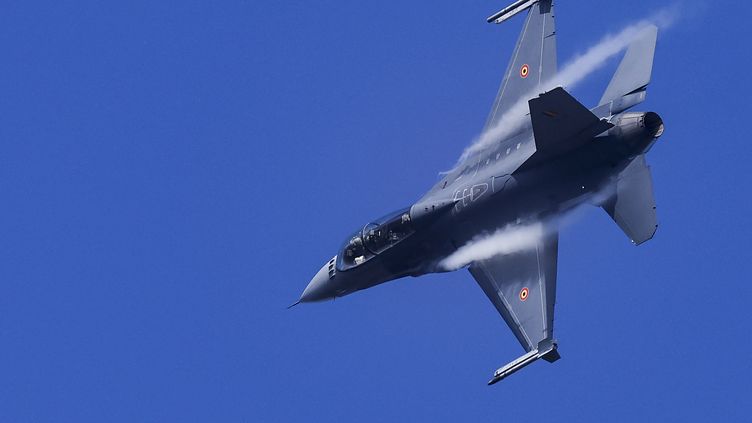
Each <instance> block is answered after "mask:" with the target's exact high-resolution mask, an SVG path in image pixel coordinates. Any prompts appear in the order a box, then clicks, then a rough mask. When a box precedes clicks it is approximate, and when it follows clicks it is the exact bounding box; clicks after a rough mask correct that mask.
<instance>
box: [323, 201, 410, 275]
mask: <svg viewBox="0 0 752 423" xmlns="http://www.w3.org/2000/svg"><path fill="white" fill-rule="evenodd" d="M414 232H415V230H414V228H413V224H412V220H411V219H410V209H409V208H408V209H403V210H400V211H397V212H394V213H391V214H389V215H387V216H385V217H383V218H381V219H378V220H377V221H375V222H371V223H369V224H367V225H365V226H364V227H363V229H361V230H359V231H358V232H356V233H354V234H352V235H351V236H350V237H348V239H347V241H345V244H344V245H343V246H342V249H341V250H340V253H339V255H338V257H339V260H338V263H337V264H338V266H337V267H338V268H339V270H347V269H351V268H353V267H356V266H359V265H361V264H363V263H365V262H366V261H368V260H370V259H372V258H373V257H375V256H377V255H378V254H381V253H382V252H384V251H386V250H387V249H388V248H390V247H392V246H393V245H395V244H397V243H399V242H400V241H402V240H403V239H405V238H407V237H408V236H410V235H412V234H413V233H414Z"/></svg>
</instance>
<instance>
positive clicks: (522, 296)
mask: <svg viewBox="0 0 752 423" xmlns="http://www.w3.org/2000/svg"><path fill="white" fill-rule="evenodd" d="M528 294H530V291H529V290H528V289H527V288H522V290H521V291H520V301H525V300H527V296H528Z"/></svg>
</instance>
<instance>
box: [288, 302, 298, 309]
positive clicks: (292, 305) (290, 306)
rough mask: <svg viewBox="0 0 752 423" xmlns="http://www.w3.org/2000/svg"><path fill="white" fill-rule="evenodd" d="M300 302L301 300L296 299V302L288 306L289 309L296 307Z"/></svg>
mask: <svg viewBox="0 0 752 423" xmlns="http://www.w3.org/2000/svg"><path fill="white" fill-rule="evenodd" d="M298 304H300V300H298V301H295V304H291V305H289V306H287V309H288V310H289V309H291V308H293V307H295V306H296V305H298Z"/></svg>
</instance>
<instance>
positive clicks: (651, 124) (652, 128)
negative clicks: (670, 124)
mask: <svg viewBox="0 0 752 423" xmlns="http://www.w3.org/2000/svg"><path fill="white" fill-rule="evenodd" d="M642 122H643V125H644V126H645V129H646V130H647V131H648V133H649V134H650V135H651V136H652V137H653V138H658V137H660V136H661V135H663V130H664V129H665V128H664V126H663V119H661V117H660V116H658V113H655V112H647V113H645V116H644V117H643V120H642Z"/></svg>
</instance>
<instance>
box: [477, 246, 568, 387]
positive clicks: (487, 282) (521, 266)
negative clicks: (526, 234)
mask: <svg viewBox="0 0 752 423" xmlns="http://www.w3.org/2000/svg"><path fill="white" fill-rule="evenodd" d="M558 244H559V236H558V234H556V233H555V234H549V235H547V236H545V237H544V238H542V239H541V240H540V241H539V242H538V244H537V245H536V247H535V248H533V249H530V250H526V251H520V252H516V253H512V254H507V255H499V256H496V257H493V258H490V259H486V260H482V261H479V262H475V263H473V264H472V265H471V266H470V268H469V270H470V274H472V275H473V277H474V278H475V280H476V282H478V285H480V287H481V289H483V292H484V293H485V294H486V296H488V298H489V299H490V300H491V303H493V305H494V306H495V307H496V310H498V311H499V314H501V317H502V318H503V319H504V321H505V322H506V323H507V325H508V326H509V328H510V329H511V330H512V333H514V335H515V336H516V337H517V340H518V341H519V342H520V344H522V346H523V347H524V348H525V351H527V354H525V355H523V356H522V357H520V358H519V359H517V360H515V361H513V362H511V363H509V364H508V365H506V366H504V367H502V368H500V369H498V370H497V371H496V372H495V373H494V377H493V379H491V381H489V384H492V383H496V382H498V381H499V380H501V379H503V378H505V377H507V376H509V375H511V374H512V373H514V372H516V371H517V370H519V369H521V368H523V367H524V366H526V365H528V364H530V363H532V362H533V361H535V360H537V359H538V358H543V359H545V360H547V361H555V360H557V359H558V358H559V354H558V352H557V351H556V342H555V341H554V340H553V323H554V303H555V302H556V265H557V255H558Z"/></svg>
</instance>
